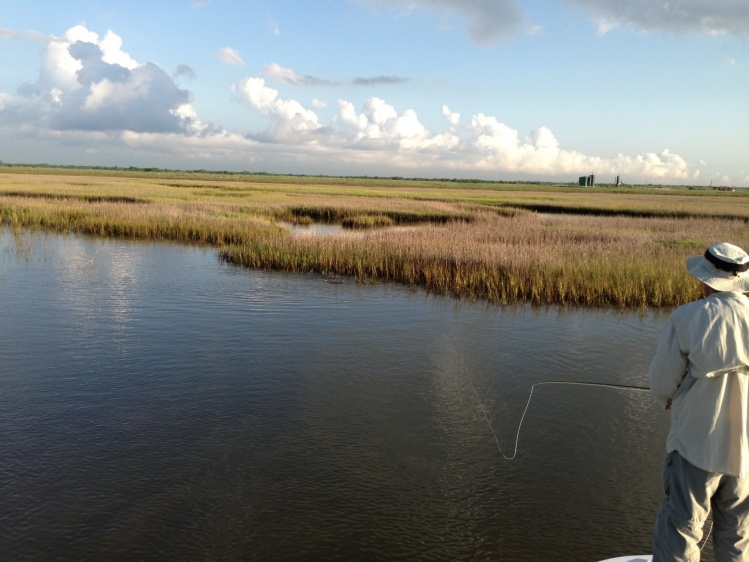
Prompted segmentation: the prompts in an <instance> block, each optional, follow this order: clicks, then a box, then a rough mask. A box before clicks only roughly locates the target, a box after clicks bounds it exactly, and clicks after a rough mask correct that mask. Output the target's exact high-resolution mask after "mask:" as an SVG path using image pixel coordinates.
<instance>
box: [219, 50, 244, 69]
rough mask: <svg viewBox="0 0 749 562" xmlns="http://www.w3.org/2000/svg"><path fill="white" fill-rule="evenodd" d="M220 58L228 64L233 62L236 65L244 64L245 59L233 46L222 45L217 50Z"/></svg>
mask: <svg viewBox="0 0 749 562" xmlns="http://www.w3.org/2000/svg"><path fill="white" fill-rule="evenodd" d="M216 55H217V56H218V58H220V59H221V60H222V61H223V62H225V63H226V64H232V65H234V66H244V61H243V60H242V57H240V56H239V53H237V51H235V50H234V49H232V48H231V47H222V48H221V49H219V50H218V51H217V52H216Z"/></svg>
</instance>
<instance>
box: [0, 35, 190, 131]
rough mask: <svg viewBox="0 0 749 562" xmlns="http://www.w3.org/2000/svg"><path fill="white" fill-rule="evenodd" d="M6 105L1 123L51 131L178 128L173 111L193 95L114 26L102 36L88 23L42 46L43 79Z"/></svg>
mask: <svg viewBox="0 0 749 562" xmlns="http://www.w3.org/2000/svg"><path fill="white" fill-rule="evenodd" d="M19 91H20V93H21V94H22V95H23V96H24V97H23V98H22V99H18V100H14V101H13V102H12V103H6V104H4V107H3V111H2V112H1V113H0V124H9V125H13V124H15V125H20V124H23V125H26V126H30V125H33V126H38V127H46V128H49V129H51V130H85V131H95V130H102V131H104V130H118V129H130V130H133V131H161V132H163V131H176V130H179V129H180V127H181V126H182V125H183V123H184V120H183V119H181V118H178V117H177V115H175V114H173V113H172V110H174V109H177V108H179V107H180V106H182V105H184V104H186V103H188V102H189V97H190V94H189V92H187V91H186V90H181V89H179V88H178V87H177V86H176V84H175V83H174V81H173V80H172V79H171V78H170V77H169V76H168V75H167V74H166V73H165V72H164V71H163V70H161V69H160V68H159V67H158V66H156V65H155V64H153V63H146V64H143V65H139V64H138V63H137V62H136V61H135V60H134V59H133V58H132V57H130V55H128V54H127V53H126V52H124V51H123V50H122V40H121V39H120V38H119V36H117V35H116V34H114V33H113V32H112V31H109V32H107V34H106V35H105V36H104V38H103V39H100V38H99V36H98V34H96V33H94V32H92V31H90V30H88V29H87V28H86V27H85V26H82V25H77V26H75V27H72V28H70V29H69V30H68V31H67V32H66V33H65V34H64V35H63V36H62V37H53V38H51V39H50V40H49V42H48V44H47V45H46V47H45V48H44V50H43V51H42V60H41V67H40V72H39V78H38V80H37V82H36V83H35V84H32V85H26V86H25V87H24V88H21V89H20V90H19Z"/></svg>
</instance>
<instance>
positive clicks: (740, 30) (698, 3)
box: [570, 0, 749, 37]
mask: <svg viewBox="0 0 749 562" xmlns="http://www.w3.org/2000/svg"><path fill="white" fill-rule="evenodd" d="M570 1H572V2H574V3H576V4H578V5H580V6H581V7H582V8H583V9H584V10H585V11H586V12H587V13H588V14H589V15H590V17H591V18H592V19H593V20H594V21H595V22H596V23H597V24H598V29H599V33H600V34H603V33H607V32H608V31H610V30H611V29H613V28H615V27H619V26H632V27H635V28H638V29H642V30H645V31H651V30H665V31H671V32H675V33H708V34H713V35H719V34H732V35H738V36H743V37H747V36H749V3H748V2H745V1H744V0H722V1H719V2H716V1H715V0H673V1H663V2H654V1H653V0H627V1H626V2H623V1H621V0H570Z"/></svg>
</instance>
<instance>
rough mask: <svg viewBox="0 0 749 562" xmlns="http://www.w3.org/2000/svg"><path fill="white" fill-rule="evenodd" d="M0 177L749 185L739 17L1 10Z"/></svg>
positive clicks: (427, 4)
mask: <svg viewBox="0 0 749 562" xmlns="http://www.w3.org/2000/svg"><path fill="white" fill-rule="evenodd" d="M0 64H2V69H3V71H2V73H0V160H1V161H3V162H12V163H49V164H76V165H103V166H115V165H116V166H152V167H160V168H174V169H209V170H236V171H241V170H254V171H267V172H276V173H295V174H333V175H370V176H375V175H377V176H404V177H427V178H432V177H450V178H479V179H499V180H514V179H520V180H540V181H559V180H562V181H573V180H574V179H576V178H577V176H579V175H583V174H589V173H594V174H596V175H597V177H598V178H599V180H600V181H606V182H609V181H613V179H614V177H615V176H616V175H620V176H621V177H622V180H623V181H624V182H625V183H646V182H657V183H664V184H690V185H710V184H711V183H712V184H714V185H733V186H737V187H739V186H740V187H749V2H747V1H746V0H721V1H720V2H716V1H715V0H671V1H663V0H661V1H655V0H627V2H622V1H621V0H412V1H407V0H305V1H302V0H244V1H239V0H200V1H198V0H159V1H158V2H153V1H152V0H149V1H137V0H136V1H130V2H121V1H120V2H116V1H109V0H68V1H66V2H56V1H55V2H53V1H33V0H32V1H29V0H3V3H2V6H1V7H0Z"/></svg>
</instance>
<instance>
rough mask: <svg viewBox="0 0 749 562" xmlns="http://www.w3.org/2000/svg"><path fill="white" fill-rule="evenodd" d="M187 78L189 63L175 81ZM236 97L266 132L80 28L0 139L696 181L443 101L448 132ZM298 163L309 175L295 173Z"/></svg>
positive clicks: (283, 165) (6, 118)
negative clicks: (204, 114) (197, 100)
mask: <svg viewBox="0 0 749 562" xmlns="http://www.w3.org/2000/svg"><path fill="white" fill-rule="evenodd" d="M190 72H191V69H189V67H186V66H183V67H178V70H177V72H175V74H176V75H178V76H188V77H189V76H190V75H191V74H190ZM266 72H267V73H268V75H269V76H272V77H273V78H274V79H276V80H279V81H282V82H284V83H285V84H293V85H302V86H303V85H305V80H306V79H305V77H303V76H302V77H300V76H299V75H297V74H296V73H295V72H293V71H292V70H290V69H285V68H283V67H281V66H279V65H270V66H269V67H267V68H266ZM230 91H231V93H232V96H233V99H234V100H235V101H236V102H237V103H239V104H241V105H242V106H243V107H244V108H246V110H247V111H251V112H254V113H256V115H257V116H259V117H260V118H263V119H264V120H265V121H266V128H265V129H264V130H262V131H258V130H252V131H238V132H236V131H235V132H229V131H225V130H222V129H219V128H216V127H214V126H213V125H212V124H210V123H204V122H203V121H201V119H200V117H199V115H198V114H197V112H196V111H195V108H194V107H193V106H192V104H191V99H190V98H191V94H190V92H188V91H187V90H183V89H181V88H179V87H178V86H177V85H176V84H175V82H174V79H173V78H172V77H171V76H169V75H168V74H167V73H166V72H164V71H163V70H162V69H161V68H159V67H158V66H157V65H156V64H154V63H151V62H146V63H139V62H137V61H135V60H134V59H133V58H132V57H130V56H129V55H128V54H127V53H126V52H125V51H124V50H123V49H122V41H121V40H120V38H119V37H118V36H117V35H115V34H114V33H112V32H111V31H110V32H108V33H107V34H106V35H105V36H104V37H100V36H99V35H98V34H96V33H94V32H92V31H90V30H88V29H87V28H85V27H84V26H76V27H74V28H71V29H70V30H68V31H67V32H66V33H65V35H64V36H62V37H53V38H51V39H50V40H49V41H48V42H47V44H46V45H45V47H44V50H43V51H42V56H41V66H40V71H39V77H38V80H37V81H36V82H35V83H33V84H27V85H25V86H23V87H21V88H19V94H18V95H17V96H11V95H9V94H7V93H2V92H0V134H2V135H4V136H5V138H13V139H34V140H37V141H39V143H40V144H42V145H43V146H45V147H49V146H52V145H51V143H53V142H57V143H59V147H60V151H61V152H59V154H63V153H65V154H74V152H73V151H72V149H71V148H70V147H71V146H74V147H76V151H75V154H85V153H86V151H87V150H88V149H89V148H93V149H94V150H95V151H96V152H97V153H100V154H108V155H119V156H117V157H118V158H123V156H122V154H126V155H129V156H128V157H129V158H132V160H131V162H137V161H143V160H144V159H146V158H148V159H150V160H151V161H153V160H154V159H156V163H157V164H158V165H160V166H164V165H168V164H167V163H169V162H174V165H175V166H182V167H183V166H185V165H189V164H188V163H189V162H191V161H193V162H202V163H203V164H202V165H201V166H204V165H205V163H206V162H217V163H218V164H217V165H219V166H226V165H227V163H230V162H231V163H234V166H235V167H236V166H238V165H240V163H241V166H243V167H244V166H245V165H246V164H250V165H253V166H254V165H257V166H259V167H260V166H262V167H263V168H265V167H266V166H267V165H268V163H270V162H273V163H274V164H273V165H274V167H275V166H278V168H277V169H279V170H282V171H294V170H297V171H300V172H302V173H309V172H311V171H317V172H321V171H322V172H332V173H336V172H339V173H343V172H344V170H349V171H351V172H355V173H374V174H403V173H407V174H413V175H425V176H430V177H433V176H435V175H443V176H444V175H453V176H464V177H465V176H469V177H485V178H498V177H499V178H502V177H505V178H506V177H508V176H510V177H513V176H514V177H520V176H524V177H534V178H543V177H548V178H550V179H551V178H560V177H573V178H574V177H577V176H578V175H579V174H581V173H589V172H591V171H592V172H594V173H596V174H599V175H606V174H610V175H611V176H612V177H613V176H614V175H618V174H620V175H624V176H625V177H632V178H634V177H640V178H644V179H651V180H652V179H658V180H660V181H664V182H669V181H673V182H676V181H683V180H684V179H687V178H690V177H695V176H694V174H695V171H694V170H693V169H691V168H690V166H689V165H688V164H687V163H686V162H685V160H684V159H683V158H681V157H680V156H679V155H677V154H675V153H672V152H671V151H670V150H661V151H659V152H650V153H644V154H639V155H617V156H614V157H607V158H604V157H601V156H595V155H586V154H582V153H580V152H577V151H575V150H570V149H568V148H565V147H563V146H561V144H560V142H559V141H558V140H557V138H556V137H555V135H554V134H553V132H552V131H551V130H550V129H548V128H547V127H543V126H539V127H537V128H536V129H534V130H532V131H530V132H528V133H527V134H521V133H520V132H519V131H517V130H516V129H514V128H512V127H511V126H510V125H508V124H507V123H505V122H503V121H502V120H501V119H500V118H499V117H497V116H493V115H487V114H484V113H475V114H473V115H466V116H462V115H461V114H460V113H458V112H456V111H453V110H452V109H450V108H449V107H448V106H447V105H443V106H442V107H441V115H442V117H443V118H444V119H445V121H446V123H445V130H431V129H430V128H429V127H427V126H426V125H425V124H424V122H422V119H421V117H420V115H419V114H417V112H416V111H415V110H414V109H411V108H402V109H398V108H396V107H395V106H393V105H391V104H390V103H388V102H387V101H386V100H385V99H382V98H380V97H370V98H369V99H367V100H366V101H364V102H363V103H361V104H360V105H359V106H356V105H354V104H353V103H352V102H350V101H348V100H345V99H339V100H338V101H337V106H336V107H331V108H328V109H327V111H329V112H331V113H332V114H333V115H332V116H331V117H328V120H327V122H325V123H323V122H322V121H321V119H320V117H319V116H318V114H317V113H316V111H317V110H320V109H323V108H326V107H327V104H326V103H325V101H323V100H320V99H317V98H315V99H313V100H312V101H311V102H310V103H309V107H307V106H305V104H304V103H301V102H299V101H297V100H294V99H287V98H285V97H284V96H282V95H281V94H280V93H279V91H278V90H276V89H274V88H272V87H270V86H269V85H267V84H266V82H265V80H264V79H263V78H260V77H247V78H245V79H243V80H241V81H239V82H237V83H235V84H233V85H232V86H230ZM435 109H436V111H440V108H439V107H438V108H435ZM139 151H140V152H139ZM120 161H121V160H120ZM180 162H182V163H181V164H180ZM264 162H265V165H264V164H263V163H264ZM300 163H304V165H305V166H306V167H305V168H301V169H300V168H299V166H301V164H300ZM123 164H124V162H123ZM325 166H328V168H325ZM346 167H348V168H346ZM266 169H267V168H266Z"/></svg>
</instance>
